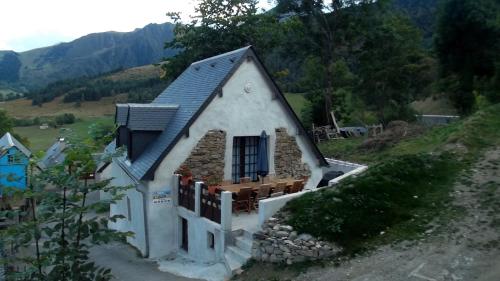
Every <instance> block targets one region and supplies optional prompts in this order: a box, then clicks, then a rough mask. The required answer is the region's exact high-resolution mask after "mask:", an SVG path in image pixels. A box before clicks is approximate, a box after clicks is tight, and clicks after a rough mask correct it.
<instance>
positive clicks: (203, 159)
mask: <svg viewBox="0 0 500 281" xmlns="http://www.w3.org/2000/svg"><path fill="white" fill-rule="evenodd" d="M225 149H226V132H224V131H222V130H210V131H208V132H207V133H206V134H205V136H203V138H202V139H201V140H200V141H199V142H198V144H196V147H195V148H194V149H193V151H191V154H190V155H189V157H188V158H187V159H186V161H184V163H182V165H186V166H187V167H189V169H190V170H191V172H192V173H193V178H194V179H202V178H203V177H206V176H212V177H215V178H218V179H220V180H223V178H224V153H225Z"/></svg>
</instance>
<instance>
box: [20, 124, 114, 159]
mask: <svg viewBox="0 0 500 281" xmlns="http://www.w3.org/2000/svg"><path fill="white" fill-rule="evenodd" d="M96 122H103V123H105V124H112V123H113V118H112V117H88V118H84V119H81V120H78V121H77V122H75V123H73V124H68V125H64V126H61V127H60V128H57V129H55V128H49V129H46V130H40V128H39V126H29V127H15V128H14V132H15V133H17V134H19V135H21V136H23V137H26V138H28V140H29V142H30V145H29V148H30V149H31V151H32V152H35V153H36V152H38V151H45V150H47V149H48V148H49V147H50V145H52V144H53V143H54V141H55V140H56V139H57V138H58V137H60V136H68V135H69V136H71V137H77V138H87V137H88V128H89V126H90V125H92V124H94V123H96Z"/></svg>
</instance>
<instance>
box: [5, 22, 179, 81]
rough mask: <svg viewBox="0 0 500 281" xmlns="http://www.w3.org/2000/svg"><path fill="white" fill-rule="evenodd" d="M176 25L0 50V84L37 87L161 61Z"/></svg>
mask: <svg viewBox="0 0 500 281" xmlns="http://www.w3.org/2000/svg"><path fill="white" fill-rule="evenodd" d="M173 28H174V25H173V24H170V23H164V24H149V25H146V26H145V27H143V28H138V29H136V30H134V31H132V32H103V33H93V34H89V35H86V36H83V37H81V38H78V39H76V40H74V41H71V42H68V43H61V44H58V45H54V46H51V47H45V48H39V49H34V50H30V51H26V52H20V53H16V52H13V51H2V52H0V85H1V84H4V85H6V84H7V85H11V86H12V85H15V86H16V87H17V88H27V89H34V88H39V87H43V86H45V85H47V84H48V83H50V82H53V81H57V80H62V79H68V78H75V77H80V76H94V75H97V74H100V73H104V72H109V71H112V70H115V69H118V68H130V67H134V66H141V65H146V64H151V63H156V62H159V61H160V59H161V58H162V57H169V56H172V55H174V54H175V53H176V51H174V50H171V49H164V48H163V46H164V44H165V42H166V41H169V40H171V39H172V38H173V31H172V30H173Z"/></svg>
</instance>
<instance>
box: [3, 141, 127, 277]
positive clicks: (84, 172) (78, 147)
mask: <svg viewBox="0 0 500 281" xmlns="http://www.w3.org/2000/svg"><path fill="white" fill-rule="evenodd" d="M71 143H72V145H71V146H70V147H69V149H68V151H66V153H67V157H66V159H65V163H64V164H60V165H56V166H54V167H51V168H49V169H47V170H44V171H43V172H41V173H36V174H35V173H33V172H32V173H30V174H31V175H30V181H29V187H28V188H27V189H26V190H24V191H17V192H18V193H17V194H16V193H14V191H12V192H10V191H9V192H6V194H9V195H12V194H15V195H16V196H20V197H21V198H22V199H25V200H26V201H27V202H29V205H28V206H29V208H28V209H27V212H23V211H18V210H16V211H4V212H1V213H0V216H2V217H12V216H14V215H15V213H18V215H17V216H24V217H25V218H26V219H23V220H22V221H21V222H19V223H18V224H15V225H13V226H11V227H9V228H8V229H7V230H4V231H2V232H1V236H0V237H1V242H2V244H3V245H9V246H10V249H9V252H5V253H6V254H7V258H6V259H5V260H3V263H6V264H7V265H10V266H12V265H17V266H21V268H23V270H16V269H15V267H13V266H12V267H10V268H13V270H10V271H8V272H7V275H8V277H9V279H7V280H61V281H105V280H111V278H112V275H111V271H110V269H107V268H104V267H101V266H98V265H96V264H94V262H92V261H91V260H90V258H89V248H90V247H92V246H94V245H96V244H103V243H109V242H110V241H123V240H124V239H125V238H126V237H128V236H130V235H131V233H119V232H116V231H114V230H111V229H108V228H107V222H108V219H106V218H104V217H101V216H98V215H96V213H98V212H99V211H100V210H102V209H103V207H105V206H109V203H111V202H114V200H116V199H119V198H121V196H122V195H120V191H121V190H123V189H124V188H122V187H120V188H119V187H113V186H110V185H109V180H107V181H100V182H94V181H87V178H88V175H89V173H93V172H94V171H95V162H94V158H93V156H92V152H94V151H95V147H94V146H93V145H89V143H87V142H71ZM108 157H111V155H110V156H108ZM34 165H35V163H34V162H32V163H31V167H32V169H31V171H34V169H35V167H34ZM100 191H106V192H110V193H111V194H112V197H113V199H112V200H108V201H98V202H88V195H89V194H90V193H91V192H100ZM120 218H123V216H113V217H110V218H109V220H110V221H116V220H117V219H120ZM33 245H34V246H33ZM30 253H33V254H30Z"/></svg>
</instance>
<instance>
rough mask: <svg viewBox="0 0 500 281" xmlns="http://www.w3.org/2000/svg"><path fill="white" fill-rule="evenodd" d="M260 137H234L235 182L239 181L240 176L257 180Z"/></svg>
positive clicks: (233, 178) (233, 169) (233, 176)
mask: <svg viewBox="0 0 500 281" xmlns="http://www.w3.org/2000/svg"><path fill="white" fill-rule="evenodd" d="M258 148H259V137H234V139H233V167H232V180H233V183H239V182H240V178H242V177H249V178H251V179H252V181H256V180H257V154H258Z"/></svg>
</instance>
